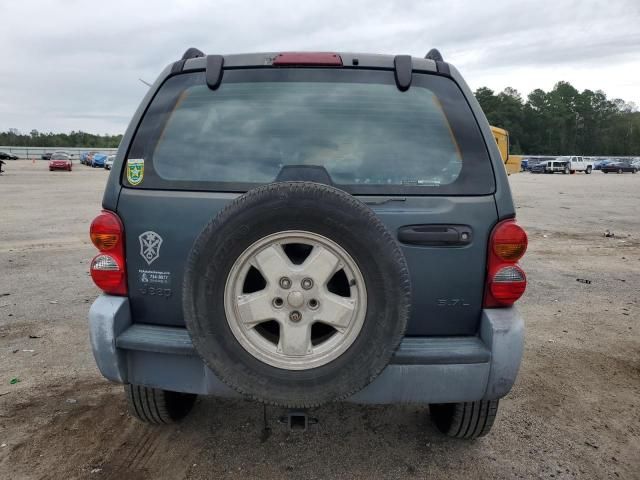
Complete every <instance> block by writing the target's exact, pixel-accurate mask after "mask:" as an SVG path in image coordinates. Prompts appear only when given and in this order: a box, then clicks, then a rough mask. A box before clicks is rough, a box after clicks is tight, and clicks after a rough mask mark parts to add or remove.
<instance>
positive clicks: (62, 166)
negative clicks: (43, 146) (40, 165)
mask: <svg viewBox="0 0 640 480" xmlns="http://www.w3.org/2000/svg"><path fill="white" fill-rule="evenodd" d="M71 168H72V165H71V159H70V158H69V155H66V154H64V153H53V154H51V159H50V160H49V171H53V170H67V171H69V172H70V171H71Z"/></svg>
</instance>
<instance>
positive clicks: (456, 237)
mask: <svg viewBox="0 0 640 480" xmlns="http://www.w3.org/2000/svg"><path fill="white" fill-rule="evenodd" d="M472 237H473V235H472V230H471V227H470V226H468V225H407V226H404V227H400V228H399V229H398V240H400V242H402V243H408V244H410V245H427V246H433V247H438V246H440V247H456V246H464V245H469V244H470V243H471V240H472Z"/></svg>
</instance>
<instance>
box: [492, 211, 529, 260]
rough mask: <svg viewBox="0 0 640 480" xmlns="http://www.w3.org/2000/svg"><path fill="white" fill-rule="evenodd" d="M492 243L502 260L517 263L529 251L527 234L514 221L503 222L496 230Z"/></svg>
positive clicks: (494, 251) (494, 250)
mask: <svg viewBox="0 0 640 480" xmlns="http://www.w3.org/2000/svg"><path fill="white" fill-rule="evenodd" d="M491 243H492V246H493V253H495V254H496V255H497V256H498V257H499V258H500V259H501V260H506V261H508V262H516V261H518V260H519V259H520V258H522V256H523V255H524V252H526V250H527V234H526V232H525V231H524V230H523V229H522V227H521V226H520V225H518V224H517V223H515V222H514V221H507V222H502V223H499V224H498V226H497V227H496V228H495V229H494V231H493V235H492V242H491Z"/></svg>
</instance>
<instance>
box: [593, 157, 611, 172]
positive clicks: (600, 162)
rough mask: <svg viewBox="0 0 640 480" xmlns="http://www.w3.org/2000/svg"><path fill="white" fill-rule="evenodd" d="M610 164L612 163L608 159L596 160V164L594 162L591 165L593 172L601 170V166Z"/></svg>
mask: <svg viewBox="0 0 640 480" xmlns="http://www.w3.org/2000/svg"><path fill="white" fill-rule="evenodd" d="M612 162H613V160H610V159H608V158H604V159H602V160H598V161H597V162H595V163H594V164H593V169H594V170H601V169H602V167H603V166H605V165H607V164H609V163H612Z"/></svg>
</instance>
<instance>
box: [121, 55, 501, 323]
mask: <svg viewBox="0 0 640 480" xmlns="http://www.w3.org/2000/svg"><path fill="white" fill-rule="evenodd" d="M483 121H484V119H483ZM126 158H127V160H126V162H125V165H124V168H123V171H122V172H121V182H122V185H123V187H124V188H122V190H121V193H120V197H119V200H118V207H117V211H118V214H119V215H120V217H121V218H122V221H123V223H124V226H125V232H126V237H127V243H126V247H127V269H128V270H127V271H128V283H129V292H130V293H129V295H130V300H131V306H132V310H133V316H134V319H135V321H136V322H143V323H153V324H166V325H176V326H178V325H184V322H183V318H182V304H181V295H182V291H181V286H182V281H183V269H184V265H185V261H186V258H187V256H188V254H189V251H190V249H191V246H192V244H193V242H194V239H195V238H196V236H197V235H198V234H199V232H200V231H201V230H202V229H203V227H204V226H205V225H206V224H207V222H209V221H210V220H211V219H212V218H213V217H214V216H215V215H216V214H217V213H218V212H219V211H220V210H221V209H222V208H224V206H225V205H226V204H228V203H229V202H230V201H231V200H232V199H233V198H235V197H237V196H238V195H239V194H241V193H242V192H245V191H247V190H249V189H251V188H254V187H256V186H258V185H262V184H265V183H269V182H273V181H275V180H276V179H277V178H278V176H279V175H281V173H282V171H283V168H285V167H300V166H314V167H320V168H322V169H324V170H325V171H326V173H327V174H328V177H329V178H330V180H331V182H332V183H333V184H334V185H335V186H336V187H338V188H341V189H343V190H345V191H347V192H349V193H351V194H353V195H355V196H357V197H358V198H359V199H361V200H362V201H363V202H365V203H367V204H369V205H370V207H371V208H372V209H373V210H374V211H375V212H376V213H377V215H378V216H379V217H380V219H381V220H382V221H383V222H384V223H385V224H386V226H387V227H388V228H389V230H390V231H391V232H392V233H393V234H394V235H396V236H397V237H398V240H399V241H400V243H401V246H402V248H403V251H404V254H405V256H406V258H407V261H408V265H409V269H410V273H411V279H412V293H413V299H412V303H413V310H412V317H411V319H410V322H409V327H408V334H410V335H470V334H474V333H476V331H477V326H478V321H479V318H480V314H481V309H482V298H483V291H484V282H485V266H486V250H487V241H488V237H489V233H490V230H491V228H492V226H493V225H494V224H495V223H496V222H497V219H498V216H497V211H496V204H495V199H494V196H493V194H494V192H495V179H494V174H493V169H492V165H491V160H490V158H489V154H488V152H487V147H486V144H485V143H484V140H483V137H482V135H481V132H480V129H479V127H478V123H477V120H476V118H475V117H474V115H473V113H472V111H471V108H470V107H469V105H468V103H467V101H466V100H465V97H464V95H463V93H462V91H461V90H460V88H459V87H458V85H457V84H456V83H455V82H454V81H453V80H452V79H451V78H449V77H445V76H440V75H437V74H427V73H415V72H414V73H413V79H412V83H411V87H410V88H409V89H408V90H407V91H400V90H399V89H398V88H397V87H396V80H395V77H394V72H393V71H392V70H366V69H341V68H303V67H298V68H244V69H229V70H225V72H224V78H223V81H222V84H221V85H220V87H219V88H218V89H217V90H211V89H209V88H208V87H207V83H206V81H205V72H203V71H200V72H190V73H183V74H180V75H175V76H172V77H170V78H169V79H167V80H166V81H165V82H164V84H163V86H162V87H161V88H160V90H159V92H158V93H157V94H156V95H155V97H154V99H153V101H152V103H151V104H150V106H149V108H148V109H147V111H146V112H145V114H144V116H143V118H142V121H141V123H140V124H139V126H138V128H137V131H136V134H135V137H134V139H133V141H132V142H131V145H130V147H129V150H128V152H127V157H126ZM298 170H300V171H302V170H304V169H298ZM247 228H251V226H250V225H248V226H247Z"/></svg>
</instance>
